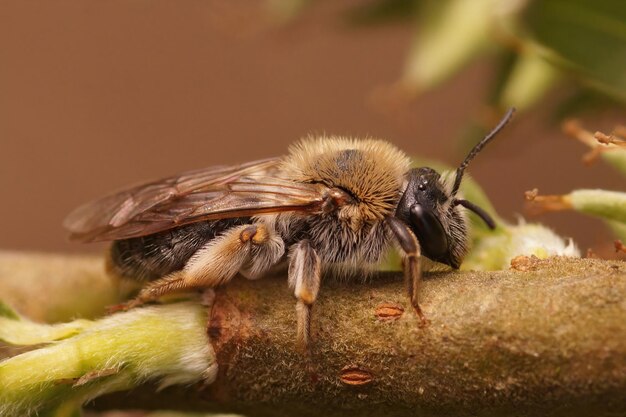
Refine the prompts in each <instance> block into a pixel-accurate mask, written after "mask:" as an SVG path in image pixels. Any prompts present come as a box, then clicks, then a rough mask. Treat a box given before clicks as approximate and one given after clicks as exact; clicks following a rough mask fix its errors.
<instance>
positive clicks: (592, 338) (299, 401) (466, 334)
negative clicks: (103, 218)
mask: <svg viewBox="0 0 626 417" xmlns="http://www.w3.org/2000/svg"><path fill="white" fill-rule="evenodd" d="M515 266H516V268H517V269H518V270H509V271H502V272H489V273H485V272H480V273H473V272H463V273H443V274H436V275H430V276H428V277H427V279H426V280H425V282H424V285H423V288H422V291H421V300H422V304H421V305H422V307H423V309H424V310H425V312H426V313H427V315H428V318H429V319H430V321H431V324H430V325H429V326H428V327H426V328H420V327H418V321H417V320H416V318H415V317H414V315H413V313H412V312H411V310H410V305H409V303H408V302H407V300H406V299H405V294H404V286H403V284H402V283H401V282H400V280H399V276H398V275H396V274H388V275H382V276H377V277H375V278H374V279H372V280H371V281H370V282H367V283H363V284H339V283H333V282H331V281H330V280H327V282H325V285H324V287H323V289H322V292H321V294H320V300H319V302H318V303H317V304H316V306H315V309H314V321H313V326H312V329H313V334H314V343H313V346H312V349H311V353H310V355H303V354H301V353H299V352H297V351H296V349H295V309H294V304H295V303H294V300H293V297H292V294H291V291H290V290H289V289H288V288H287V285H286V280H285V279H278V278H276V279H273V278H267V279H262V280H258V281H246V280H244V279H236V280H234V281H233V282H232V283H231V284H229V285H228V286H225V287H223V288H220V289H218V290H217V291H216V296H215V301H214V303H213V305H212V306H211V307H210V320H209V321H208V336H209V340H210V345H211V348H212V349H213V350H214V351H215V353H216V358H217V364H218V366H219V371H218V374H217V377H216V379H215V381H214V382H213V383H212V384H209V385H198V386H197V387H194V388H193V389H191V388H189V387H185V388H182V387H179V388H168V389H166V390H164V391H162V392H160V393H158V394H155V393H154V387H153V386H144V387H143V388H142V389H140V390H138V391H136V392H135V393H134V394H133V395H128V394H123V395H113V396H105V397H102V398H101V399H100V400H98V401H96V403H95V404H96V405H95V406H96V407H98V408H125V407H126V408H128V407H132V408H137V407H144V408H168V409H172V408H176V409H195V410H212V411H231V412H232V411H235V412H241V413H248V414H251V415H252V414H254V415H273V416H275V415H302V416H317V415H329V416H334V415H345V413H346V412H347V411H350V412H353V413H355V414H358V415H365V416H373V415H377V416H378V415H415V414H416V413H418V414H420V415H430V414H441V413H448V414H450V415H475V414H482V415H506V414H516V415H519V414H536V413H542V412H547V411H549V412H550V413H551V414H556V415H568V416H575V415H592V414H593V415H602V414H607V415H608V414H611V413H624V412H626V396H624V395H623V394H624V392H626V320H624V317H626V301H625V300H626V264H624V263H623V262H617V261H613V262H608V261H598V260H565V259H558V258H553V259H551V260H547V261H538V260H535V259H532V258H528V259H527V261H526V262H516V264H515ZM67 267H69V264H68V265H66V266H65V268H67ZM61 272H62V271H59V273H61ZM0 282H1V281H0ZM152 308H155V309H161V308H166V306H157V307H152ZM164 313H165V311H164ZM155 329H156V328H155ZM146 331H147V332H150V326H148V327H147V328H146ZM69 340H71V339H69ZM154 340H155V342H154V344H153V349H154V351H155V352H158V351H161V350H162V349H164V346H165V345H166V343H165V341H163V342H159V339H158V338H155V339H154ZM182 342H184V339H181V343H182ZM18 357H19V356H18Z"/></svg>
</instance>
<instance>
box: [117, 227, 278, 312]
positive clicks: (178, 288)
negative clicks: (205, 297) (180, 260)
mask: <svg viewBox="0 0 626 417" xmlns="http://www.w3.org/2000/svg"><path fill="white" fill-rule="evenodd" d="M272 239H274V240H275V239H276V238H275V237H274V236H273V235H272V234H270V233H269V232H268V230H267V228H266V226H265V225H263V224H252V225H242V226H237V227H233V228H231V229H229V230H228V231H227V232H226V233H224V234H223V235H221V236H219V237H217V238H215V239H213V240H211V241H210V242H208V243H207V244H206V245H205V246H203V247H202V248H200V249H198V251H196V253H195V254H194V255H193V256H192V257H191V258H190V259H189V261H187V264H186V265H185V266H184V267H183V269H182V270H180V271H176V272H173V273H171V274H169V275H167V276H165V277H163V278H161V279H158V280H156V281H154V282H152V283H150V284H149V285H148V286H146V287H145V288H143V289H142V290H141V292H140V293H139V295H138V296H137V297H136V298H135V299H134V300H131V301H129V302H128V303H127V304H126V309H128V308H133V307H136V306H139V305H141V304H144V303H146V302H149V301H154V300H156V299H158V298H160V297H162V296H164V295H166V294H170V293H174V292H182V291H186V290H192V289H198V288H206V287H209V288H212V287H216V286H218V285H221V284H225V283H227V282H228V281H230V280H231V279H232V278H233V277H234V276H235V275H236V274H237V272H239V270H240V269H242V268H243V267H244V266H245V265H246V264H247V263H249V261H250V258H251V255H253V253H255V252H256V253H258V250H259V248H260V247H263V245H265V244H266V243H267V242H269V241H271V240H272ZM274 246H275V245H274ZM273 252H276V250H275V249H274V250H273ZM271 260H273V259H271ZM271 260H270V261H269V262H271ZM269 266H271V265H268V266H267V267H268V268H269Z"/></svg>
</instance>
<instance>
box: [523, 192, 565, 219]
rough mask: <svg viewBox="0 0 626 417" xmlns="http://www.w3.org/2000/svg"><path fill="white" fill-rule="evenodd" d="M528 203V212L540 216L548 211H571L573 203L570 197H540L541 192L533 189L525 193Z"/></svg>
mask: <svg viewBox="0 0 626 417" xmlns="http://www.w3.org/2000/svg"><path fill="white" fill-rule="evenodd" d="M524 198H525V200H526V201H527V202H528V204H527V211H528V212H529V213H530V214H532V215H539V214H542V213H545V212H548V211H564V210H571V209H572V208H573V207H572V203H571V201H570V198H569V196H568V195H566V194H564V195H539V190H538V189H537V188H533V189H532V190H530V191H526V192H525V193H524Z"/></svg>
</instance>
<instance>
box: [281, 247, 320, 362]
mask: <svg viewBox="0 0 626 417" xmlns="http://www.w3.org/2000/svg"><path fill="white" fill-rule="evenodd" d="M321 274H322V272H321V262H320V258H319V256H318V255H317V253H316V252H315V249H313V247H312V246H311V243H310V242H309V241H308V240H302V241H300V242H298V243H297V244H295V245H294V246H292V247H291V252H290V254H289V287H290V288H292V289H293V290H294V294H295V296H296V299H297V300H298V301H297V303H296V314H297V319H298V328H297V334H296V345H297V346H298V349H300V350H302V351H307V350H308V347H309V341H310V339H311V309H312V307H313V304H314V303H315V300H316V299H317V293H318V292H319V289H320V279H321Z"/></svg>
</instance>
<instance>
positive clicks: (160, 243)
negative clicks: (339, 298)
mask: <svg viewBox="0 0 626 417" xmlns="http://www.w3.org/2000/svg"><path fill="white" fill-rule="evenodd" d="M513 111H514V109H511V110H509V111H508V112H507V113H506V115H505V116H504V118H503V119H502V120H501V121H500V122H499V124H498V125H497V126H496V127H495V129H494V130H493V131H491V132H490V133H489V134H488V135H487V136H486V137H485V138H484V139H483V140H481V141H480V143H478V144H477V145H476V146H475V147H474V148H473V149H472V150H471V151H470V153H469V154H468V155H467V157H466V158H465V160H464V161H463V162H462V163H461V165H460V166H459V167H458V168H457V169H456V175H454V178H453V180H451V181H448V180H446V179H445V178H442V176H441V175H440V174H439V173H438V172H436V171H435V170H433V169H431V168H428V167H421V168H411V161H410V159H409V158H408V157H407V155H406V154H404V153H403V152H402V151H400V150H399V149H397V148H396V147H395V146H393V145H391V144H390V143H388V142H386V141H383V140H374V139H365V140H357V139H351V138H345V137H338V136H329V137H328V136H320V137H308V138H305V139H303V140H301V141H299V142H297V143H296V144H294V145H292V146H291V147H290V149H289V152H288V154H287V155H286V156H283V157H279V158H271V159H264V160H260V161H255V162H250V163H246V164H242V165H236V166H218V167H211V168H206V169H201V170H196V171H190V172H186V173H183V174H180V175H176V176H172V177H168V178H165V179H162V180H159V181H154V182H150V183H146V184H143V185H139V186H136V187H133V188H129V189H127V190H125V191H121V192H119V193H116V194H113V195H110V196H108V197H104V198H102V199H100V200H97V201H94V202H91V203H88V204H86V205H84V206H81V207H79V208H78V209H76V210H75V211H74V212H72V213H71V214H70V215H69V216H68V218H67V219H66V221H65V226H66V228H67V229H68V230H69V231H70V232H71V238H72V239H74V240H78V241H82V242H94V241H113V244H112V246H111V249H110V252H109V260H108V265H109V268H110V269H111V270H112V272H114V273H115V274H117V275H119V276H122V277H129V278H134V279H138V280H142V281H149V284H147V285H146V286H145V287H144V288H143V289H142V290H141V291H140V292H139V294H138V296H137V297H136V298H135V299H134V300H132V301H130V302H129V303H128V305H127V307H134V306H137V305H140V304H142V303H145V302H148V301H153V300H156V299H157V298H159V297H161V296H163V295H165V294H169V293H171V292H178V291H184V290H190V289H197V288H206V287H216V286H218V285H222V284H226V283H227V282H228V281H230V280H231V279H232V278H233V277H234V276H235V275H236V274H237V273H240V274H242V275H244V276H245V277H247V278H250V279H257V278H260V277H261V276H263V275H264V274H265V273H266V272H268V271H269V270H270V269H271V268H272V267H273V266H275V265H277V264H279V263H282V262H283V261H285V262H288V277H289V286H290V287H291V288H292V289H293V291H294V293H295V297H296V299H297V305H296V311H297V338H296V341H297V344H298V346H300V347H301V348H304V347H306V346H307V345H308V342H309V336H310V316H311V308H312V306H313V304H314V303H315V300H316V298H317V295H318V292H319V288H320V280H321V276H322V274H323V273H324V272H325V271H331V272H332V273H334V274H343V275H349V274H350V273H354V272H355V271H361V272H363V271H367V270H373V269H374V268H375V266H376V264H377V263H378V262H379V261H380V260H381V257H382V256H383V254H385V253H386V251H387V249H388V248H389V246H390V245H392V244H394V242H395V243H397V245H398V246H399V248H400V249H401V251H402V253H403V255H404V256H403V268H404V273H405V278H406V281H407V283H408V285H407V287H408V295H409V298H410V301H411V304H412V306H413V308H414V309H415V312H416V313H417V315H418V316H419V318H420V319H421V321H422V322H424V321H425V320H426V318H425V316H424V314H423V313H422V310H421V309H420V305H419V303H418V287H419V283H420V278H421V273H422V271H421V269H422V267H421V257H422V256H425V257H427V258H429V259H431V260H433V261H436V262H439V263H442V264H445V265H449V266H450V267H452V268H459V266H460V264H461V261H462V260H463V257H464V256H465V254H466V253H467V250H468V230H467V221H466V219H465V215H464V211H463V210H462V209H461V207H463V208H465V209H468V210H470V211H473V212H474V213H476V214H477V215H478V216H479V217H480V218H482V220H484V222H485V223H486V224H487V225H488V226H489V227H491V228H493V227H495V225H494V222H493V220H492V219H491V218H490V217H489V215H488V214H487V213H486V212H485V211H483V210H482V209H480V208H479V207H477V206H476V205H474V204H472V203H471V202H469V201H467V200H464V199H462V198H460V196H459V187H460V185H461V181H462V179H463V173H464V172H465V169H466V167H467V166H468V164H469V162H470V161H471V160H472V159H473V158H474V156H476V154H478V153H479V152H480V150H481V149H482V148H483V147H484V146H485V145H486V144H487V143H489V142H490V141H491V140H492V139H493V138H494V137H495V136H496V134H497V133H498V132H499V131H500V130H501V129H502V128H503V127H504V126H505V125H506V123H507V122H508V121H509V120H510V119H511V117H512V115H513ZM451 179H452V178H451Z"/></svg>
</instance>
